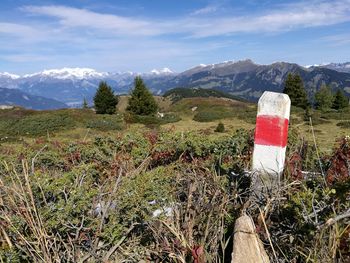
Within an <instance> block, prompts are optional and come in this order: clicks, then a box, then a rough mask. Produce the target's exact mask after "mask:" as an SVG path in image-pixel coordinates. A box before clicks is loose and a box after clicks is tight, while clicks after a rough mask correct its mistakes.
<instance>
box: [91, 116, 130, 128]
mask: <svg viewBox="0 0 350 263" xmlns="http://www.w3.org/2000/svg"><path fill="white" fill-rule="evenodd" d="M86 127H87V128H91V129H96V130H100V131H111V130H122V129H123V128H124V126H123V123H122V122H121V120H120V119H118V118H117V117H116V116H115V115H103V116H98V117H97V116H96V119H94V120H91V121H89V122H88V123H87V125H86Z"/></svg>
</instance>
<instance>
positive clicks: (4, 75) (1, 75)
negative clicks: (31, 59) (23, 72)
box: [0, 72, 20, 79]
mask: <svg viewBox="0 0 350 263" xmlns="http://www.w3.org/2000/svg"><path fill="white" fill-rule="evenodd" d="M0 78H9V79H18V78H20V76H18V75H15V74H11V73H8V72H0Z"/></svg>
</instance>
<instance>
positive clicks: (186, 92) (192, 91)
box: [163, 88, 245, 102]
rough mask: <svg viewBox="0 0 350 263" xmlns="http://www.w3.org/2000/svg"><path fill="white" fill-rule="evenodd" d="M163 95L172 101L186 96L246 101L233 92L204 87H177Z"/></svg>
mask: <svg viewBox="0 0 350 263" xmlns="http://www.w3.org/2000/svg"><path fill="white" fill-rule="evenodd" d="M163 97H165V98H169V99H170V100H171V101H172V102H177V101H179V100H181V99H184V98H195V97H201V98H208V97H214V98H228V99H233V100H237V101H245V100H244V99H242V98H240V97H236V96H233V95H231V94H228V93H225V92H222V91H219V90H214V89H202V88H175V89H171V90H169V91H167V92H165V93H164V95H163Z"/></svg>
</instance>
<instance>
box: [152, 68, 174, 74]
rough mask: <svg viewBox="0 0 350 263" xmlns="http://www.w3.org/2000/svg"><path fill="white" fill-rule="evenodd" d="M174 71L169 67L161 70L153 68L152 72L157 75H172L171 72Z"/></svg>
mask: <svg viewBox="0 0 350 263" xmlns="http://www.w3.org/2000/svg"><path fill="white" fill-rule="evenodd" d="M174 73H175V72H173V71H172V70H171V69H169V68H163V69H161V70H158V69H153V70H151V74H155V75H171V74H174Z"/></svg>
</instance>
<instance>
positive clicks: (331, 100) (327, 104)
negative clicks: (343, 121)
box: [283, 73, 349, 111]
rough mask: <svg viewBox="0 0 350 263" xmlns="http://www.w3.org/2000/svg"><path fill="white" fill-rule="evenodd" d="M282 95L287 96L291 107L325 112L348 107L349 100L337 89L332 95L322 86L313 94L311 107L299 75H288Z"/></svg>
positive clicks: (328, 88)
mask: <svg viewBox="0 0 350 263" xmlns="http://www.w3.org/2000/svg"><path fill="white" fill-rule="evenodd" d="M283 93H285V94H288V95H289V98H290V100H291V104H292V105H293V106H296V107H300V108H304V109H307V108H311V107H314V108H316V109H318V110H321V111H327V110H330V109H335V110H342V109H345V108H347V107H348V106H349V99H348V98H347V97H346V96H345V94H344V92H343V90H341V89H338V90H337V91H336V93H335V94H334V93H333V92H332V89H331V88H330V87H329V86H327V85H322V86H321V88H320V89H319V90H318V91H317V92H316V93H315V96H314V103H313V105H312V104H311V103H310V101H309V100H308V97H307V93H306V90H305V87H304V83H303V80H302V78H301V76H300V75H299V74H293V73H289V74H288V76H287V79H286V81H285V83H284V90H283Z"/></svg>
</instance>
